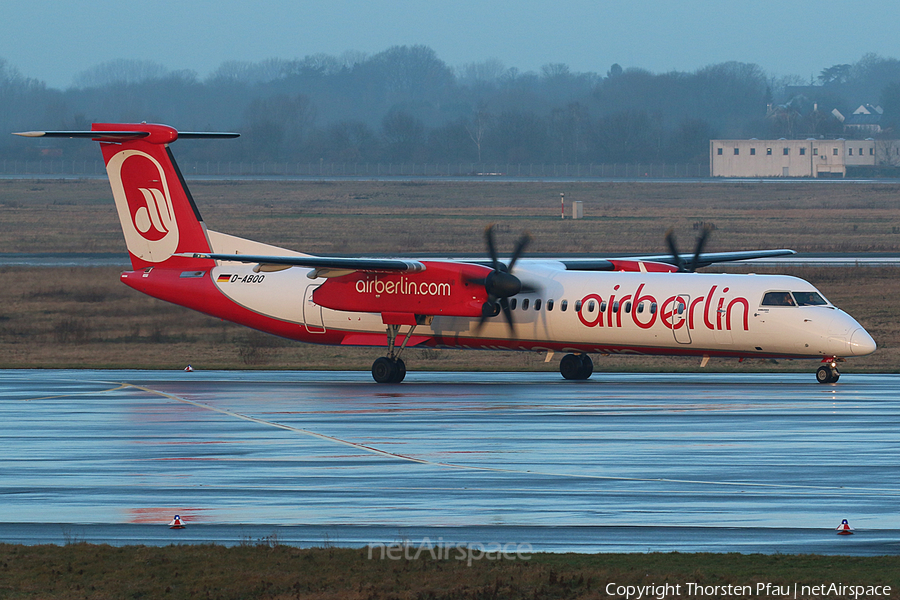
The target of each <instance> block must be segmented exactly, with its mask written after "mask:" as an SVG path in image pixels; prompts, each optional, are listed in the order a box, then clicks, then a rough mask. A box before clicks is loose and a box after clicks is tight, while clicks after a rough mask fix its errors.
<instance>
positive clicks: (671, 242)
mask: <svg viewBox="0 0 900 600" xmlns="http://www.w3.org/2000/svg"><path fill="white" fill-rule="evenodd" d="M666 244H668V246H669V253H670V254H671V255H672V258H674V259H675V266H676V267H678V270H679V271H681V270H683V269H684V265H683V264H682V262H681V256H680V255H679V254H678V247H677V246H676V245H675V233H674V230H673V229H672V228H669V230H668V231H667V232H666Z"/></svg>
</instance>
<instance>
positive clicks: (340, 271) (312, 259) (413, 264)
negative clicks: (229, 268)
mask: <svg viewBox="0 0 900 600" xmlns="http://www.w3.org/2000/svg"><path fill="white" fill-rule="evenodd" d="M173 256H184V257H187V258H210V259H212V260H224V261H230V262H242V263H257V264H258V265H259V267H260V270H263V271H266V270H277V269H279V268H288V267H309V268H311V269H314V271H313V272H312V273H310V274H309V275H310V277H311V278H312V279H315V278H316V277H336V276H340V275H346V274H348V273H352V272H354V271H369V272H372V273H420V272H422V271H424V270H425V265H424V264H422V263H420V262H419V261H417V260H403V259H399V258H331V257H320V256H261V255H251V254H216V253H206V252H186V253H182V254H174V255H173Z"/></svg>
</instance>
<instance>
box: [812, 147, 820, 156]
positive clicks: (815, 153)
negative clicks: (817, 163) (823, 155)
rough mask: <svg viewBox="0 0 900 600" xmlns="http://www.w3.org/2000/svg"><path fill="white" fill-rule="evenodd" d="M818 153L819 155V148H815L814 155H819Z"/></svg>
mask: <svg viewBox="0 0 900 600" xmlns="http://www.w3.org/2000/svg"><path fill="white" fill-rule="evenodd" d="M818 155H819V149H818V148H813V156H818Z"/></svg>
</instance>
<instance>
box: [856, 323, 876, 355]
mask: <svg viewBox="0 0 900 600" xmlns="http://www.w3.org/2000/svg"><path fill="white" fill-rule="evenodd" d="M875 348H877V346H876V345H875V340H873V339H872V336H871V335H869V332H868V331H866V330H865V329H863V328H862V327H860V328H859V329H857V330H855V331H854V332H853V334H852V335H851V336H850V352H852V353H853V356H865V355H866V354H872V353H873V352H875Z"/></svg>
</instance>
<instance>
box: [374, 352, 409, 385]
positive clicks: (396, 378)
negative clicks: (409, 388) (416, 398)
mask: <svg viewBox="0 0 900 600" xmlns="http://www.w3.org/2000/svg"><path fill="white" fill-rule="evenodd" d="M372 377H373V378H374V379H375V381H377V382H378V383H400V382H401V381H403V379H404V378H405V377H406V364H405V363H404V362H403V361H402V360H400V359H399V358H397V359H394V360H391V359H390V358H388V357H387V356H382V357H380V358H377V359H375V362H374V363H372Z"/></svg>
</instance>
